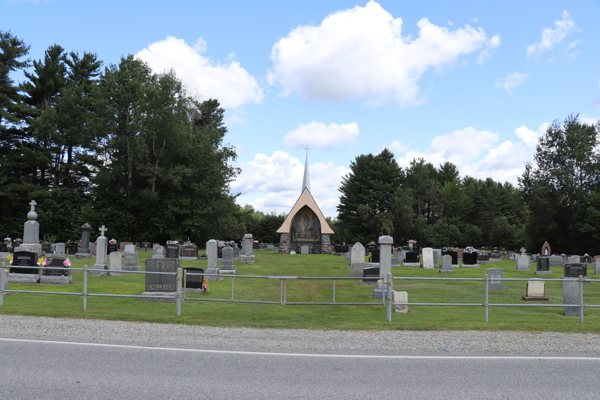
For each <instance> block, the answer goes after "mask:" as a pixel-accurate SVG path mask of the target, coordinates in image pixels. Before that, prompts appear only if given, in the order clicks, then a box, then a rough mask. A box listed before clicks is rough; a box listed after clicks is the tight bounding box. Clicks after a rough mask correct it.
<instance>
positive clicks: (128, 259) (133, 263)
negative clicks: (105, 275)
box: [111, 253, 141, 275]
mask: <svg viewBox="0 0 600 400" xmlns="http://www.w3.org/2000/svg"><path fill="white" fill-rule="evenodd" d="M140 268H141V267H140V255H139V254H137V253H125V254H123V269H124V270H125V271H139V270H140ZM111 269H112V268H111ZM111 275H112V274H111Z"/></svg>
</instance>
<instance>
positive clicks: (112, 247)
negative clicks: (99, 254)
mask: <svg viewBox="0 0 600 400" xmlns="http://www.w3.org/2000/svg"><path fill="white" fill-rule="evenodd" d="M115 251H119V245H118V244H116V243H109V244H108V246H106V254H110V253H114V252H115Z"/></svg>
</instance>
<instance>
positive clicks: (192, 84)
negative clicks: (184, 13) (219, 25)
mask: <svg viewBox="0 0 600 400" xmlns="http://www.w3.org/2000/svg"><path fill="white" fill-rule="evenodd" d="M206 49H207V43H206V41H205V40H204V39H202V38H199V39H198V40H196V42H195V43H194V45H193V46H190V45H188V44H187V43H186V42H185V41H184V40H183V39H177V38H176V37H174V36H167V38H166V39H165V40H160V41H158V42H154V43H152V44H151V45H149V46H148V48H146V49H143V50H141V51H140V52H138V53H137V54H136V55H135V56H136V57H137V58H139V59H140V60H143V61H145V62H147V63H148V64H149V65H150V67H151V68H152V70H154V71H155V72H163V71H167V70H170V69H175V71H176V73H177V76H178V77H179V78H180V79H181V80H182V81H183V82H184V83H186V84H187V85H188V87H189V90H190V92H192V93H194V92H197V93H198V95H199V96H201V98H202V99H204V100H206V99H209V98H216V99H218V100H219V102H220V103H221V105H222V106H223V107H225V108H235V107H239V106H241V105H242V104H244V103H248V102H253V103H260V102H261V101H262V100H263V98H264V93H263V89H262V88H261V87H260V86H259V84H258V82H257V81H256V78H254V76H252V75H250V74H249V73H248V71H246V70H245V69H244V68H242V67H241V66H240V63H239V62H236V61H231V62H228V63H216V62H214V61H212V60H210V59H209V58H207V57H204V56H203V55H202V53H204V52H206Z"/></svg>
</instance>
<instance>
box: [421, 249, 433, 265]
mask: <svg viewBox="0 0 600 400" xmlns="http://www.w3.org/2000/svg"><path fill="white" fill-rule="evenodd" d="M434 267H435V260H434V259H433V249H432V248H431V247H424V248H423V268H425V269H433V268H434Z"/></svg>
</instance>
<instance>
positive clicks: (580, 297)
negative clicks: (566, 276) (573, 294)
mask: <svg viewBox="0 0 600 400" xmlns="http://www.w3.org/2000/svg"><path fill="white" fill-rule="evenodd" d="M583 281H584V278H583V276H581V275H579V322H581V323H582V324H583Z"/></svg>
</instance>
